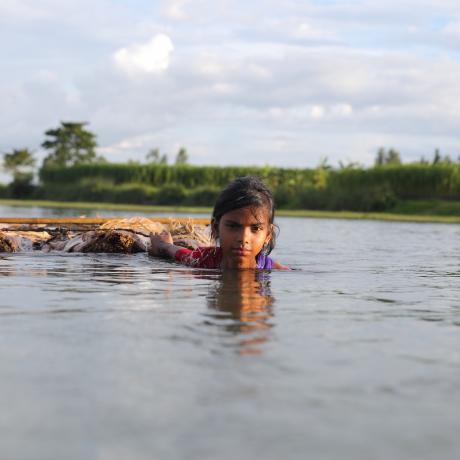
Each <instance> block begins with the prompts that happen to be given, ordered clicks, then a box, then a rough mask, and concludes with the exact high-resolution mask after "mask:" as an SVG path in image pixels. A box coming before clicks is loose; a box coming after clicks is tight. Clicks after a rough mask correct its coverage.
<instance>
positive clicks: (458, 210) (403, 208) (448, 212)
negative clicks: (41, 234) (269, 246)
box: [0, 199, 460, 224]
mask: <svg viewBox="0 0 460 460" xmlns="http://www.w3.org/2000/svg"><path fill="white" fill-rule="evenodd" d="M0 205H8V206H18V207H34V206H37V207H43V208H74V209H75V208H76V209H81V210H85V209H88V210H97V209H104V210H108V211H110V210H114V211H132V212H136V211H139V212H144V213H148V212H161V213H164V214H165V215H167V214H168V213H171V212H182V213H187V214H208V215H211V211H212V209H211V208H209V207H184V206H179V207H174V206H146V205H134V204H132V205H130V204H110V203H79V202H63V201H42V200H8V199H1V200H0ZM277 215H279V216H287V217H307V218H321V219H368V220H385V221H398V222H441V223H453V224H454V223H460V202H457V201H452V202H451V201H437V200H428V201H405V202H401V203H399V204H398V205H397V206H396V207H395V208H394V209H392V212H391V213H387V212H381V213H380V212H374V213H361V212H350V211H309V210H303V209H302V210H278V211H277ZM4 217H8V216H4Z"/></svg>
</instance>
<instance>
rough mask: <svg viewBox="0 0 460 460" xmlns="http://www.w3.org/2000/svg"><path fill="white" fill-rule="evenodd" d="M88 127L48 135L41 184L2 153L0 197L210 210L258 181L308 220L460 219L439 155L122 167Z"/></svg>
mask: <svg viewBox="0 0 460 460" xmlns="http://www.w3.org/2000/svg"><path fill="white" fill-rule="evenodd" d="M86 125H87V124H86V123H76V122H61V124H60V126H59V127H58V128H55V129H50V130H48V131H46V132H45V136H46V140H45V141H44V142H43V143H42V147H43V148H44V149H46V150H47V151H48V155H47V156H46V158H45V159H44V161H43V163H42V165H41V166H40V168H39V171H38V183H34V182H33V176H34V173H33V166H34V164H35V159H34V157H33V154H32V153H31V152H30V151H29V150H28V149H22V150H13V151H12V152H9V153H5V154H3V169H4V170H5V171H6V172H8V173H10V174H11V175H12V177H13V181H12V182H11V183H10V184H8V185H7V186H0V197H3V198H25V199H41V200H43V199H45V200H53V201H55V200H60V201H68V202H99V203H113V204H119V205H127V204H139V205H151V206H152V205H153V206H174V207H177V206H186V207H195V206H199V207H203V206H204V207H209V206H212V205H213V203H214V201H215V198H216V196H217V194H218V193H219V191H220V190H221V189H222V188H223V187H224V186H225V185H226V184H228V183H229V182H230V181H231V180H233V179H234V178H235V177H238V176H245V175H257V176H259V177H260V178H261V179H262V180H263V181H264V182H265V183H267V185H268V186H269V187H270V188H271V189H272V190H273V193H274V195H275V201H276V204H277V207H278V209H280V210H289V211H293V210H308V212H307V214H308V215H310V216H312V215H314V214H315V212H317V211H318V212H319V211H327V212H329V211H340V212H355V213H366V215H370V213H383V212H385V213H391V214H392V215H398V216H401V215H403V214H407V215H411V216H414V215H422V216H432V215H442V216H460V206H459V205H458V202H459V200H460V164H459V163H455V162H453V161H452V160H451V159H450V158H449V157H447V156H442V155H441V153H440V151H439V150H438V149H436V151H435V153H434V157H433V160H432V161H428V160H426V159H424V158H423V157H422V158H421V159H420V161H419V162H416V163H411V164H403V163H402V162H401V155H400V154H399V152H398V151H396V150H395V149H392V148H390V149H384V148H380V149H379V150H378V151H377V153H376V158H375V165H374V166H373V167H370V168H364V167H362V166H360V165H358V164H353V163H350V164H348V165H344V164H342V163H341V164H340V166H339V167H338V168H333V167H331V166H330V165H328V163H327V160H326V159H323V160H322V161H321V163H320V165H319V166H318V167H317V168H275V167H271V166H264V167H255V166H254V167H237V166H228V167H219V166H196V165H191V164H189V155H188V153H187V150H186V149H185V148H184V147H181V148H180V149H179V151H178V153H177V156H176V158H175V162H174V164H168V157H167V155H166V154H162V153H160V150H159V149H156V148H154V149H151V150H150V151H149V152H148V153H147V155H146V163H141V162H139V161H129V162H127V163H124V164H122V163H109V162H107V161H106V160H105V159H104V158H102V157H98V156H97V155H96V150H95V149H96V146H97V144H96V135H95V134H93V133H91V132H90V131H88V130H87V129H86ZM323 215H324V214H323ZM379 215H380V214H379ZM353 218H354V217H353Z"/></svg>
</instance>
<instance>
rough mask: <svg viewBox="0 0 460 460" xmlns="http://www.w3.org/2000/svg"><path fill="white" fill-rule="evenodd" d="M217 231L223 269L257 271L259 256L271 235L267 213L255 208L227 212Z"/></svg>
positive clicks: (249, 207)
mask: <svg viewBox="0 0 460 460" xmlns="http://www.w3.org/2000/svg"><path fill="white" fill-rule="evenodd" d="M213 225H216V224H215V223H213ZM215 230H216V233H217V237H218V238H219V240H220V247H221V248H222V265H223V268H256V256H257V254H259V252H260V251H261V250H262V248H263V246H264V244H265V243H268V242H269V241H270V239H271V235H272V225H271V224H270V222H269V216H268V212H267V210H266V209H265V208H260V207H259V208H255V207H253V206H247V207H245V208H240V209H235V210H233V211H230V212H227V213H226V214H224V215H223V216H222V217H221V219H220V221H219V224H218V226H217V228H215Z"/></svg>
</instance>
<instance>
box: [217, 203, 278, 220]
mask: <svg viewBox="0 0 460 460" xmlns="http://www.w3.org/2000/svg"><path fill="white" fill-rule="evenodd" d="M222 219H225V220H235V221H251V222H268V221H269V213H268V210H267V209H266V208H265V207H263V206H246V207H244V208H239V209H234V210H233V211H229V212H226V213H225V214H224V215H223V216H222Z"/></svg>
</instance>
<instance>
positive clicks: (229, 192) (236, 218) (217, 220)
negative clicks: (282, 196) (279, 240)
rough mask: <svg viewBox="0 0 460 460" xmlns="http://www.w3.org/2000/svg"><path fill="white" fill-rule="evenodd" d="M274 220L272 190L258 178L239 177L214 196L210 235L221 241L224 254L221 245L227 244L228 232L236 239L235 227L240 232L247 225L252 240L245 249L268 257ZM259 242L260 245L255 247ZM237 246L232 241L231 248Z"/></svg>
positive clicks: (273, 235) (273, 241) (273, 234)
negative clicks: (249, 248) (215, 197)
mask: <svg viewBox="0 0 460 460" xmlns="http://www.w3.org/2000/svg"><path fill="white" fill-rule="evenodd" d="M274 219H275V206H274V201H273V195H272V193H271V191H270V190H269V189H268V188H267V187H266V186H265V185H264V184H263V183H262V182H261V181H260V179H258V178H257V177H254V176H246V177H239V178H237V179H235V180H234V181H233V182H231V183H230V184H229V185H228V186H227V187H226V188H225V189H224V190H222V192H221V193H220V194H219V196H218V197H217V200H216V203H215V205H214V210H213V212H212V236H213V237H214V238H215V239H220V243H221V247H222V248H223V250H224V252H225V249H226V248H225V247H224V245H226V244H230V243H227V237H228V236H229V233H230V231H233V233H235V236H234V238H233V239H235V238H238V236H237V235H236V232H237V227H238V226H239V227H240V228H241V229H242V227H243V226H244V225H243V224H244V223H246V226H247V227H249V230H251V232H249V231H248V234H249V236H250V238H251V241H252V243H248V246H249V247H251V250H253V251H254V250H255V249H259V250H258V252H261V251H263V252H264V253H265V254H269V253H270V252H271V251H272V250H273V248H274V247H275V232H274ZM240 221H241V222H240ZM232 226H233V227H232ZM254 235H256V236H258V238H255V236H254ZM224 236H225V237H226V240H225V241H224ZM262 236H263V238H262ZM260 241H263V244H262V246H261V247H260V248H258V246H259V243H260ZM224 243H225V244H224ZM236 243H237V242H236V241H234V242H233V243H231V244H233V246H234V245H236ZM253 246H254V248H253ZM258 252H257V253H258Z"/></svg>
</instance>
